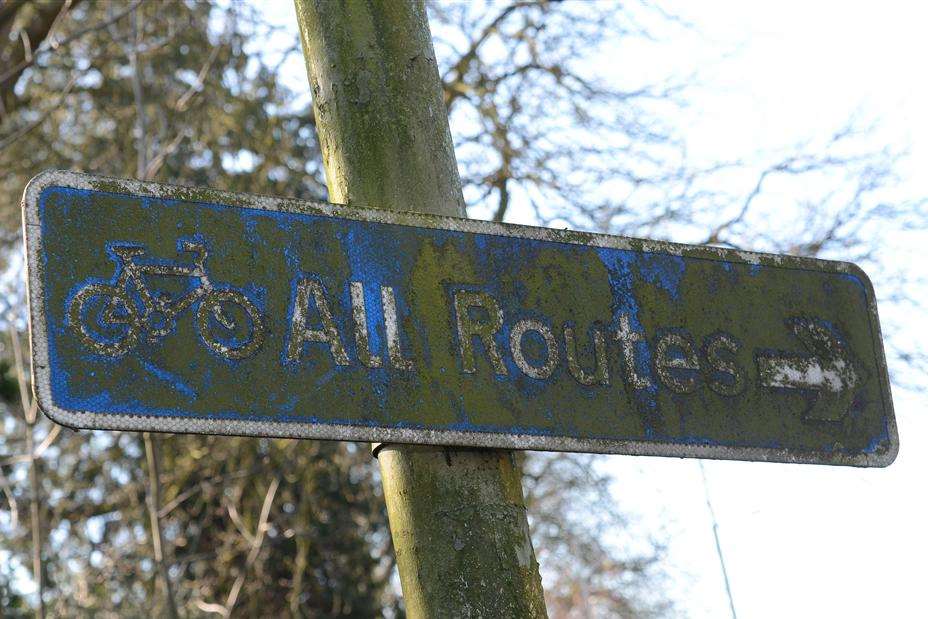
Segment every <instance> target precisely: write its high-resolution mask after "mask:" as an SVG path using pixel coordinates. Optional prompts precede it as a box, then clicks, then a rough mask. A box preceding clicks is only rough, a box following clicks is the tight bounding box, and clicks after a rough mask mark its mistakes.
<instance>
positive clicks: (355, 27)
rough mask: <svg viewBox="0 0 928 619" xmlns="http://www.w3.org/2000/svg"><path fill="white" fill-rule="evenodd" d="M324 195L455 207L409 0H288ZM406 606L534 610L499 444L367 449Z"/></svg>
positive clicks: (533, 576)
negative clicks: (374, 462)
mask: <svg viewBox="0 0 928 619" xmlns="http://www.w3.org/2000/svg"><path fill="white" fill-rule="evenodd" d="M295 4H296V12H297V19H298V21H299V24H300V32H301V35H302V42H303V54H304V56H305V58H306V67H307V72H308V74H309V81H310V86H311V88H312V95H313V106H314V111H315V115H316V128H317V130H318V133H319V142H320V145H321V147H322V156H323V162H324V165H325V172H326V183H327V184H328V188H329V199H330V200H331V201H332V202H338V203H342V204H349V205H351V204H356V205H367V206H377V207H380V208H387V209H397V210H406V211H417V212H422V213H434V214H441V215H452V216H457V217H463V216H464V199H463V196H462V194H461V182H460V179H459V177H458V170H457V163H456V161H455V157H454V147H453V144H452V142H451V133H450V130H449V128H448V118H447V114H446V111H445V107H444V103H443V102H442V96H441V83H440V78H439V75H438V69H437V66H436V64H435V52H434V50H433V48H432V40H431V35H430V33H429V27H428V20H427V18H426V12H425V6H424V4H423V3H422V2H421V0H337V1H331V2H329V1H324V0H295ZM375 455H376V456H377V457H378V460H379V462H380V470H381V473H382V477H383V486H384V495H385V497H386V503H387V511H388V514H389V517H390V529H391V532H392V535H393V545H394V548H395V550H396V558H397V564H398V566H399V572H400V580H401V582H402V586H403V595H404V598H405V601H406V610H407V613H408V615H409V616H410V617H414V618H418V617H447V616H453V617H544V616H546V611H545V605H544V596H543V592H542V588H541V579H540V578H539V575H538V563H537V561H536V560H535V553H534V551H533V550H532V544H531V539H530V538H529V531H528V522H527V520H526V514H525V504H524V501H523V497H522V485H521V477H520V467H519V465H518V462H517V460H516V457H515V455H514V454H513V453H512V452H509V451H501V450H477V449H464V448H443V447H431V446H407V445H395V444H384V445H380V446H378V447H377V448H376V449H375Z"/></svg>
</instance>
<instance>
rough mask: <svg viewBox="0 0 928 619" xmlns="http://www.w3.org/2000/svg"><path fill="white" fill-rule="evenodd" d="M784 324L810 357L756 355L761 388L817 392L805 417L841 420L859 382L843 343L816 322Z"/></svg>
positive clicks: (778, 353) (821, 419) (810, 320)
mask: <svg viewBox="0 0 928 619" xmlns="http://www.w3.org/2000/svg"><path fill="white" fill-rule="evenodd" d="M786 325H787V326H788V327H789V328H790V330H791V331H792V332H793V334H794V335H795V336H796V338H797V339H798V340H799V341H800V342H802V344H803V345H804V346H805V348H806V349H807V350H808V352H809V353H811V354H796V353H784V352H777V353H766V354H755V361H756V363H757V372H758V374H759V376H760V384H761V386H763V387H779V388H782V389H797V390H814V391H817V392H818V393H819V396H818V398H817V399H816V402H815V403H814V404H813V406H812V407H811V408H810V409H809V411H808V412H807V413H806V418H807V419H813V420H818V421H839V420H841V418H843V417H844V416H845V415H846V414H847V412H848V409H849V408H850V405H851V403H852V402H853V394H854V391H853V390H854V387H855V386H856V385H857V384H858V383H859V382H860V376H859V375H858V373H857V370H856V369H855V368H854V364H853V363H852V362H851V359H850V356H849V355H848V352H847V350H846V349H845V347H844V344H842V343H841V342H840V341H839V340H838V338H837V337H835V335H834V334H833V333H832V331H831V330H830V329H829V328H828V327H826V326H825V325H823V324H822V323H821V321H818V320H815V319H811V318H792V319H789V320H787V321H786Z"/></svg>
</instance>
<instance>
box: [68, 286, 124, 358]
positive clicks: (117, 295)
mask: <svg viewBox="0 0 928 619" xmlns="http://www.w3.org/2000/svg"><path fill="white" fill-rule="evenodd" d="M68 320H69V321H70V323H71V326H72V327H74V328H75V330H76V331H77V334H78V337H80V340H81V342H83V344H84V345H85V346H87V347H88V348H90V349H91V350H93V351H94V352H97V353H99V354H101V355H107V356H109V357H118V356H120V355H123V354H125V353H127V352H128V351H130V350H131V349H132V348H133V347H135V345H136V344H137V343H138V340H139V331H140V330H141V324H140V320H139V314H138V311H137V310H136V309H135V305H134V304H133V303H132V299H130V298H129V294H128V293H127V292H126V291H125V290H121V289H120V288H117V287H116V286H108V285H106V284H89V285H87V286H85V287H84V288H82V289H81V290H80V291H78V293H77V294H76V295H74V298H73V299H72V300H71V306H70V307H69V308H68Z"/></svg>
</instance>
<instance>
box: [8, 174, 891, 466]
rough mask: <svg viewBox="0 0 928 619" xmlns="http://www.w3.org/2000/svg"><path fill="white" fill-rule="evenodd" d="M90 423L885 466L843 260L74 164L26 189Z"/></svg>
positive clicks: (878, 397)
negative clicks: (79, 168) (143, 179)
mask: <svg viewBox="0 0 928 619" xmlns="http://www.w3.org/2000/svg"><path fill="white" fill-rule="evenodd" d="M23 208H24V225H25V232H26V239H27V246H28V262H29V273H30V277H29V283H30V286H29V299H30V308H31V310H30V311H31V321H32V323H31V329H32V342H33V348H32V349H33V368H34V373H35V386H36V387H35V388H36V392H37V395H38V401H39V404H40V406H41V407H42V410H43V411H45V412H46V414H48V415H49V416H50V417H51V418H52V419H54V420H55V421H57V422H59V423H62V424H64V425H67V426H71V427H77V428H110V429H132V430H150V431H166V432H204V433H221V434H241V435H254V436H284V437H306V438H324V439H341V440H363V441H389V442H394V443H422V444H442V445H458V446H475V447H497V448H515V449H542V450H569V451H586V452H600V453H627V454H648V455H666V456H694V457H709V458H726V459H739V460H772V461H782V462H808V463H823V464H846V465H855V466H886V465H888V464H889V463H891V462H892V460H893V458H894V457H895V454H896V451H897V445H898V439H897V435H896V427H895V420H894V417H893V411H892V401H891V398H890V392H889V382H888V379H887V373H886V365H885V360H884V356H883V350H882V344H881V339H880V328H879V321H878V318H877V313H876V305H875V300H874V295H873V290H872V288H871V286H870V283H869V281H868V279H867V277H866V276H865V275H864V274H863V272H861V271H860V270H859V269H858V268H857V267H855V266H854V265H851V264H847V263H839V262H828V261H823V260H812V259H806V258H795V257H787V256H771V255H762V254H753V253H748V252H740V251H734V250H728V249H719V248H714V247H698V246H686V245H674V244H666V243H658V242H653V241H642V240H635V239H627V238H621V237H614V236H604V235H594V234H582V233H578V232H570V231H564V230H549V229H541V228H531V227H525V226H515V225H507V224H496V223H488V222H478V221H469V220H463V219H455V218H450V217H439V216H431V215H422V214H414V213H402V212H393V211H382V210H375V209H360V208H355V207H351V208H349V207H344V206H337V205H332V204H321V203H310V202H301V201H295V200H286V199H277V198H267V197H258V196H250V195H241V194H229V193H223V192H218V191H212V190H208V189H194V188H185V187H175V186H168V185H158V184H151V183H138V182H134V181H121V180H113V179H106V178H99V177H92V176H85V175H78V174H73V173H67V172H50V173H45V174H42V175H40V176H39V177H37V178H36V179H34V180H33V181H32V183H30V185H29V187H28V188H27V190H26V193H25V196H24V202H23Z"/></svg>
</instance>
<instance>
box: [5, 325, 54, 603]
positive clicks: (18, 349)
mask: <svg viewBox="0 0 928 619" xmlns="http://www.w3.org/2000/svg"><path fill="white" fill-rule="evenodd" d="M9 332H10V343H11V344H12V345H13V362H14V364H15V366H16V382H17V383H18V385H19V402H20V405H21V406H22V407H23V416H24V417H25V419H26V452H27V453H28V454H29V490H30V495H31V496H30V497H29V522H30V527H31V531H32V577H33V579H35V584H36V593H37V595H38V598H39V605H38V607H37V608H36V611H35V614H36V617H39V619H44V618H45V579H44V574H43V570H42V520H41V514H40V513H39V495H40V486H39V471H38V459H37V458H36V455H35V434H34V433H35V422H36V419H37V418H38V409H37V407H36V403H35V402H34V401H32V399H31V398H30V397H29V387H28V386H27V384H26V372H25V370H24V369H23V350H22V346H21V344H20V342H19V334H18V333H17V332H16V327H14V326H13V323H12V322H10V323H9Z"/></svg>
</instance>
